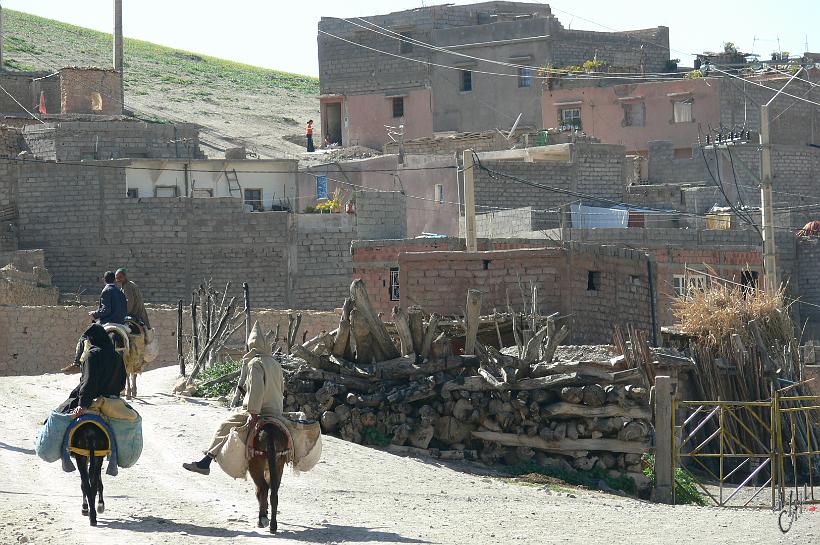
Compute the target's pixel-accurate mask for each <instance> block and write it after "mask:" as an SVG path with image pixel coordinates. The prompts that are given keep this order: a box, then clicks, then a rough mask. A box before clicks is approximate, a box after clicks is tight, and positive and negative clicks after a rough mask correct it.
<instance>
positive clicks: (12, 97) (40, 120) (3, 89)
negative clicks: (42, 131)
mask: <svg viewBox="0 0 820 545" xmlns="http://www.w3.org/2000/svg"><path fill="white" fill-rule="evenodd" d="M0 89H2V91H3V92H4V93H6V94H7V95H8V96H9V98H10V99H12V100H13V101H14V102H16V103H17V105H18V106H20V107H21V108H22V109H23V111H25V112H26V113H27V114H28V115H30V116H31V117H33V118H34V119H35V120H37V121H39V122H40V123H42V124H44V125H45V121H43V120H42V119H40V118H39V117H37V116H36V115H34V114H33V113H31V112H30V111H29V110H28V109H27V108H26V107H25V106H23V105H22V104H20V101H19V100H17V99H16V98H14V95H12V94H11V93H9V92H8V91H6V88H5V87H3V86H2V85H0Z"/></svg>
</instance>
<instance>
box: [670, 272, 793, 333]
mask: <svg viewBox="0 0 820 545" xmlns="http://www.w3.org/2000/svg"><path fill="white" fill-rule="evenodd" d="M672 312H673V313H674V315H675V318H676V319H677V322H678V324H679V326H680V328H681V330H682V331H683V332H684V333H687V334H689V335H692V336H693V337H696V338H697V339H699V340H700V341H701V342H703V343H705V344H707V345H712V346H714V345H717V344H720V343H721V341H723V340H725V339H728V338H729V337H730V336H731V335H732V334H738V335H740V336H741V338H742V339H743V340H744V341H751V340H752V339H751V333H750V331H749V329H748V327H747V325H748V323H749V322H750V321H751V320H755V321H756V322H757V323H758V324H759V325H760V326H761V329H763V330H765V331H766V332H767V333H769V334H772V335H773V336H776V337H780V338H782V339H790V338H791V337H792V336H793V331H794V329H793V325H792V321H791V318H790V317H789V314H788V312H787V311H786V307H785V305H784V294H783V290H782V289H781V290H780V291H778V292H777V293H776V294H775V295H769V294H767V293H766V292H764V291H763V290H748V291H746V290H745V289H744V288H743V287H742V286H737V285H725V284H722V283H719V282H712V283H711V285H710V286H709V288H708V289H706V290H703V291H701V290H692V291H691V293H690V294H689V295H688V296H687V297H679V298H678V299H676V300H675V301H674V302H673V303H672Z"/></svg>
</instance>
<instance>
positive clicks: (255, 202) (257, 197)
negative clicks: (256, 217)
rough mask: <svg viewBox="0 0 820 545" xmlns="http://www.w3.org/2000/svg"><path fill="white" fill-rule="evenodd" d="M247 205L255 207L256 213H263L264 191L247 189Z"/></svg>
mask: <svg viewBox="0 0 820 545" xmlns="http://www.w3.org/2000/svg"><path fill="white" fill-rule="evenodd" d="M245 204H248V205H250V206H252V207H253V211H254V212H261V211H262V210H264V208H263V207H262V190H261V189H246V190H245Z"/></svg>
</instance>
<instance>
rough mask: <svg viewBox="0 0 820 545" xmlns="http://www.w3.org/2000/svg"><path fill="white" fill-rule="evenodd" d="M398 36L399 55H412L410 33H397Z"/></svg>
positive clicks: (411, 34) (411, 36) (411, 35)
mask: <svg viewBox="0 0 820 545" xmlns="http://www.w3.org/2000/svg"><path fill="white" fill-rule="evenodd" d="M399 36H401V46H400V47H399V52H400V53H412V52H413V42H411V41H410V40H412V39H413V33H412V32H399Z"/></svg>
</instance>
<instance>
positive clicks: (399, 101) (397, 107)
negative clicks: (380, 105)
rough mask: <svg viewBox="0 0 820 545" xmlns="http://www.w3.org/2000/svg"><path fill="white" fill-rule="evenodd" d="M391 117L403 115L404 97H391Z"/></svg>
mask: <svg viewBox="0 0 820 545" xmlns="http://www.w3.org/2000/svg"><path fill="white" fill-rule="evenodd" d="M393 117H404V97H394V98H393Z"/></svg>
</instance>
